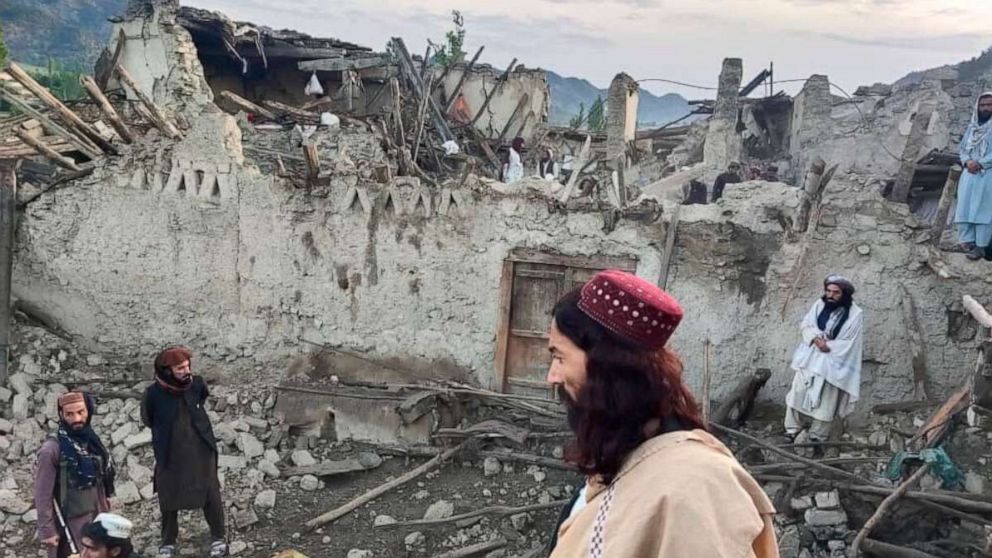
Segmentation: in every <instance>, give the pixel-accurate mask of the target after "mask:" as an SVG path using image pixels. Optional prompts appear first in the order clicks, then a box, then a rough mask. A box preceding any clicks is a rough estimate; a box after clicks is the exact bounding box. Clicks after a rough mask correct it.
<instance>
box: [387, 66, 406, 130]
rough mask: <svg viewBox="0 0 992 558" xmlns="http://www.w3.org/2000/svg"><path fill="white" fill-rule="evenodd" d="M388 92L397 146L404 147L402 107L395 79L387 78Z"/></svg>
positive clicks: (398, 84)
mask: <svg viewBox="0 0 992 558" xmlns="http://www.w3.org/2000/svg"><path fill="white" fill-rule="evenodd" d="M389 90H390V92H391V93H392V97H393V125H394V126H395V127H396V134H397V136H398V137H397V138H396V143H397V145H400V146H403V145H406V133H405V132H404V131H403V105H402V101H401V99H400V83H399V80H397V79H396V78H389Z"/></svg>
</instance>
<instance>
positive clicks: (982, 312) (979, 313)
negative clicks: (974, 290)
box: [961, 295, 992, 328]
mask: <svg viewBox="0 0 992 558" xmlns="http://www.w3.org/2000/svg"><path fill="white" fill-rule="evenodd" d="M961 303H962V304H963V305H964V309H965V310H967V311H968V313H969V314H971V317H972V318H975V321H976V322H978V323H979V324H981V325H982V327H987V328H992V314H989V312H988V311H987V310H986V309H985V307H984V306H982V305H981V304H980V303H979V302H978V301H977V300H975V299H974V298H972V297H971V295H964V297H962V299H961Z"/></svg>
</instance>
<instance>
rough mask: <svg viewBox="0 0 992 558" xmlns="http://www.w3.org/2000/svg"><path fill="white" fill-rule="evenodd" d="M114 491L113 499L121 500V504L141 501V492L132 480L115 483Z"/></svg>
mask: <svg viewBox="0 0 992 558" xmlns="http://www.w3.org/2000/svg"><path fill="white" fill-rule="evenodd" d="M115 488H116V490H115V493H114V501H115V502H121V503H123V504H133V503H135V502H140V501H141V492H139V491H138V485H136V484H134V482H133V481H127V482H123V483H121V484H119V485H117V486H116V487H115Z"/></svg>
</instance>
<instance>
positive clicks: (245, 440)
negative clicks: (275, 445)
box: [238, 432, 265, 461]
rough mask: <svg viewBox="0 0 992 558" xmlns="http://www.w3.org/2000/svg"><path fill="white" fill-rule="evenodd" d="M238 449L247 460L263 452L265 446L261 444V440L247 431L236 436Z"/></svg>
mask: <svg viewBox="0 0 992 558" xmlns="http://www.w3.org/2000/svg"><path fill="white" fill-rule="evenodd" d="M238 449H240V450H241V452H242V453H244V454H245V458H246V459H248V460H249V461H250V460H252V459H254V458H256V457H260V456H261V455H262V454H263V453H265V446H263V445H262V442H259V441H258V438H256V437H255V436H252V435H251V434H248V433H247V432H244V433H242V434H241V436H239V437H238Z"/></svg>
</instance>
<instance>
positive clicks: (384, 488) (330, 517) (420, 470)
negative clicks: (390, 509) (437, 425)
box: [306, 442, 465, 530]
mask: <svg viewBox="0 0 992 558" xmlns="http://www.w3.org/2000/svg"><path fill="white" fill-rule="evenodd" d="M464 445H465V444H464V442H463V443H462V444H459V445H458V446H455V447H453V448H451V449H448V450H446V451H445V452H444V453H441V454H439V455H437V456H436V457H434V458H433V459H431V460H430V461H428V462H427V463H424V464H423V465H421V466H420V467H417V468H416V469H413V470H412V471H409V472H407V473H405V474H403V475H401V476H399V477H397V478H395V479H393V480H391V481H389V482H387V483H385V484H381V485H379V486H377V487H375V488H373V489H372V490H369V491H368V492H366V493H364V494H362V495H361V496H359V497H357V498H355V499H353V500H351V501H350V502H348V503H346V504H344V505H342V506H339V507H337V508H335V509H333V510H331V511H329V512H327V513H324V514H321V515H319V516H317V517H315V518H313V519H311V520H309V521H307V522H306V526H307V527H308V528H309V529H311V530H313V529H316V528H317V527H320V526H321V525H326V524H328V523H330V522H332V521H336V520H338V519H340V518H341V517H344V516H345V515H347V514H349V513H351V512H352V511H354V510H356V509H358V508H359V507H361V506H363V505H365V504H367V503H369V502H371V501H372V500H375V499H376V498H378V497H379V496H382V495H383V494H385V493H386V492H389V491H390V490H392V489H394V488H397V487H400V486H403V485H404V484H406V483H408V482H410V481H412V480H414V479H416V478H417V477H420V476H421V475H423V474H424V473H426V472H427V471H430V470H431V469H433V468H434V467H437V466H438V465H441V464H442V463H444V462H445V461H447V460H448V459H449V458H451V457H452V456H453V455H455V454H456V453H458V452H459V451H461V449H462V447H463V446H464Z"/></svg>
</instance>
